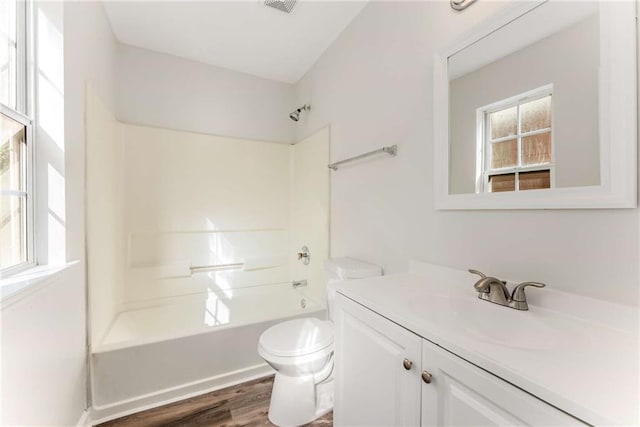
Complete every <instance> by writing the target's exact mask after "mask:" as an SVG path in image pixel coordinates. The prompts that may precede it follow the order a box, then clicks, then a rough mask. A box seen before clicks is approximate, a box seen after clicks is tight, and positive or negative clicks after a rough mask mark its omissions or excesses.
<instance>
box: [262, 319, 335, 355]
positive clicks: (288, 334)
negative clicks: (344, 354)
mask: <svg viewBox="0 0 640 427" xmlns="http://www.w3.org/2000/svg"><path fill="white" fill-rule="evenodd" d="M332 347H333V325H332V324H331V322H328V321H326V320H325V321H323V320H319V319H315V318H304V319H294V320H289V321H287V322H282V323H280V324H278V325H275V326H272V327H271V328H269V329H267V330H266V331H265V332H264V333H263V334H262V335H261V336H260V340H259V348H260V350H262V351H263V352H265V353H268V354H270V355H272V356H276V357H283V358H287V357H301V356H306V355H311V354H314V353H317V352H320V351H322V350H324V349H331V348H332Z"/></svg>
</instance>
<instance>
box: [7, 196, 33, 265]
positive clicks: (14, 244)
mask: <svg viewBox="0 0 640 427" xmlns="http://www.w3.org/2000/svg"><path fill="white" fill-rule="evenodd" d="M24 211H25V198H24V197H20V196H0V221H1V222H0V268H6V267H11V266H14V265H17V264H21V263H23V262H26V253H27V252H26V245H25V231H26V230H25V221H24V217H23V216H24Z"/></svg>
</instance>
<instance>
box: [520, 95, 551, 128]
mask: <svg viewBox="0 0 640 427" xmlns="http://www.w3.org/2000/svg"><path fill="white" fill-rule="evenodd" d="M520 122H521V123H520V126H521V129H520V132H522V133H525V132H531V131H534V130H538V129H546V128H550V127H551V96H545V97H544V98H540V99H536V100H535V101H530V102H526V103H524V104H522V105H521V106H520Z"/></svg>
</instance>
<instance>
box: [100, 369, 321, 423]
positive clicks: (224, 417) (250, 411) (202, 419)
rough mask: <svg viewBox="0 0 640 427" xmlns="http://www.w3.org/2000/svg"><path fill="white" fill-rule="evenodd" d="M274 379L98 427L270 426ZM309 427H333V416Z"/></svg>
mask: <svg viewBox="0 0 640 427" xmlns="http://www.w3.org/2000/svg"><path fill="white" fill-rule="evenodd" d="M272 385H273V376H270V377H265V378H260V379H257V380H253V381H249V382H246V383H242V384H238V385H236V386H233V387H228V388H225V389H222V390H217V391H213V392H211V393H207V394H202V395H200V396H196V397H192V398H190V399H186V400H181V401H179V402H174V403H170V404H168V405H164V406H160V407H158V408H153V409H149V410H147V411H142V412H138V413H135V414H132V415H128V416H126V417H122V418H118V419H115V420H112V421H108V422H106V423H102V424H98V426H99V427H159V426H163V427H182V426H190V427H191V426H193V427H204V426H207V427H210V426H216V427H223V426H224V427H240V426H272V425H273V424H272V423H271V422H270V421H269V419H268V418H267V411H268V410H269V399H270V398H271V386H272ZM307 425H308V426H312V427H317V426H323V427H327V426H333V413H331V412H330V413H328V414H327V415H325V416H324V417H322V418H319V419H317V420H315V421H313V422H312V423H310V424H307Z"/></svg>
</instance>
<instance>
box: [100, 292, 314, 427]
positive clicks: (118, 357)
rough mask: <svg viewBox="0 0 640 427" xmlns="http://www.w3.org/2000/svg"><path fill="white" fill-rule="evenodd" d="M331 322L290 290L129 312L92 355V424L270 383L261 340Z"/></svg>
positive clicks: (170, 302) (200, 297)
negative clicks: (286, 328)
mask: <svg viewBox="0 0 640 427" xmlns="http://www.w3.org/2000/svg"><path fill="white" fill-rule="evenodd" d="M325 315H326V310H325V305H324V304H323V303H321V302H319V301H316V300H314V299H312V298H310V297H309V296H308V295H306V294H305V292H304V288H298V289H293V288H292V286H291V284H290V283H289V284H278V285H267V286H258V287H255V288H244V289H233V290H229V291H225V292H217V293H213V292H207V293H202V294H193V295H183V296H176V297H171V298H163V299H158V300H154V301H148V302H144V303H141V304H138V305H137V306H136V305H133V306H132V305H130V306H128V307H127V310H124V311H122V312H120V313H119V314H118V316H117V317H116V319H115V320H114V321H113V323H112V325H111V327H110V328H109V331H108V332H107V334H106V335H105V337H103V339H102V340H101V342H100V343H99V344H98V345H96V346H94V349H93V352H92V364H91V365H92V366H91V368H92V369H91V371H92V372H91V378H92V381H91V386H92V397H93V402H92V405H93V419H94V420H96V421H105V420H108V419H111V418H115V417H118V416H122V415H126V414H128V413H132V412H136V411H139V410H143V409H146V408H150V407H154V406H158V405H161V404H164V403H169V402H171V401H175V400H179V399H184V398H188V397H190V396H193V395H197V394H201V393H205V392H207V391H211V390H215V389H217V388H222V387H226V386H228V385H232V384H236V383H238V382H242V381H247V380H250V379H253V378H257V377H260V376H264V375H268V374H269V373H271V372H272V370H271V368H270V367H269V366H268V365H267V364H266V363H264V361H263V360H262V359H261V358H260V356H258V353H257V345H258V338H259V337H260V334H262V332H264V331H265V330H266V329H267V328H269V327H271V326H272V325H275V324H277V323H279V322H282V321H283V320H287V319H294V318H300V317H318V318H325Z"/></svg>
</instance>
